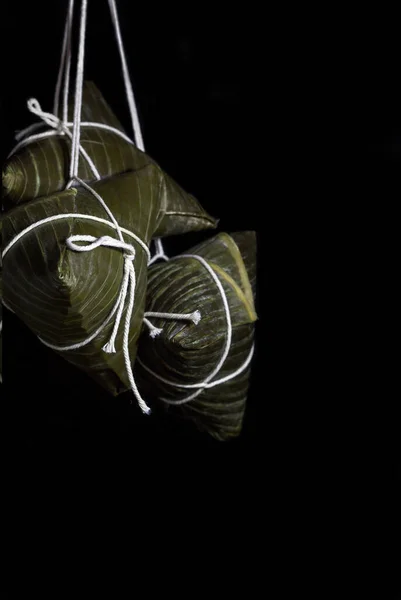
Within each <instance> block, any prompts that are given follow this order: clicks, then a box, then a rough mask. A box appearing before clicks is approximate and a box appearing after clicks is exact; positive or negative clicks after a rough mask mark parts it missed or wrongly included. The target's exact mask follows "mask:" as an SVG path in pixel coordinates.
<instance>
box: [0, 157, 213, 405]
mask: <svg viewBox="0 0 401 600" xmlns="http://www.w3.org/2000/svg"><path fill="white" fill-rule="evenodd" d="M92 188H93V190H95V192H97V193H98V194H100V196H101V198H103V200H104V202H105V203H106V205H107V206H108V208H109V209H110V210H111V212H112V213H113V215H114V217H115V219H116V220H117V222H118V224H119V225H120V227H121V228H124V240H125V242H127V243H130V244H132V245H133V246H134V248H135V250H136V256H135V261H134V266H135V271H136V292H135V304H134V310H133V313H132V318H131V323H130V333H129V353H130V357H131V359H132V360H134V358H135V353H136V345H137V340H138V337H139V334H140V330H141V326H142V319H143V312H144V307H145V296H146V282H147V263H148V256H147V252H146V251H145V249H144V247H142V246H141V244H138V243H137V241H136V240H135V239H132V237H130V235H129V232H131V233H132V234H134V235H136V236H138V238H139V239H140V240H142V242H143V244H144V245H145V248H146V246H149V244H150V241H151V239H152V237H154V236H166V235H171V234H175V233H185V232H187V231H194V230H199V229H207V228H213V227H215V226H216V221H215V220H214V219H213V218H212V217H210V216H209V215H208V214H207V213H206V212H205V211H204V210H203V209H202V207H201V206H200V204H199V203H198V202H197V201H196V200H195V198H193V197H192V196H190V195H188V194H186V193H185V192H184V191H183V190H182V189H181V188H180V187H179V186H178V185H177V184H176V183H175V182H173V180H171V179H170V178H168V177H166V176H165V175H164V173H163V172H162V171H161V169H159V168H158V167H157V166H155V165H154V164H152V163H149V164H146V165H145V166H143V168H141V169H140V170H138V171H134V172H128V173H125V174H122V175H118V176H114V177H110V178H108V179H104V180H102V181H100V182H96V183H94V184H93V185H92ZM75 214H77V215H81V216H77V217H74V215H75ZM65 215H67V217H66V218H63V217H64V216H65ZM60 216H61V218H60ZM106 217H107V215H106V213H105V210H104V208H103V207H102V206H101V204H100V203H99V202H98V200H97V199H96V198H95V197H94V196H93V195H92V194H91V192H89V191H88V190H87V189H86V188H85V187H77V188H70V189H68V190H65V191H63V192H60V193H55V194H52V195H50V196H47V197H42V198H37V199H36V200H31V201H30V202H27V203H24V204H21V205H19V206H18V207H15V208H14V209H12V210H10V211H9V212H7V213H5V214H4V219H3V220H4V227H3V263H4V265H3V266H4V299H5V302H6V305H7V306H9V307H10V308H11V309H12V310H13V311H14V312H15V313H16V314H17V315H18V316H19V317H20V318H21V319H22V320H23V321H24V322H25V323H26V325H28V327H30V328H31V329H32V331H33V332H34V333H36V334H37V335H38V336H39V337H40V338H41V339H42V341H43V342H44V343H46V344H48V345H50V346H51V347H55V349H56V348H59V347H65V346H71V345H76V344H79V343H80V342H81V341H82V340H86V339H87V338H88V336H91V334H93V332H96V331H97V329H98V328H99V327H100V326H101V324H102V323H103V322H104V321H105V319H106V318H107V316H108V315H109V314H110V311H111V310H112V308H113V305H115V302H116V300H117V298H118V296H119V293H120V287H121V281H122V274H123V269H124V257H123V254H122V252H120V251H118V250H116V249H110V248H106V247H98V248H96V249H95V250H93V251H90V252H73V251H71V250H70V249H68V248H67V247H66V240H67V238H69V237H70V236H72V235H89V236H93V237H94V238H100V237H101V236H111V235H114V237H115V232H114V231H113V228H112V227H110V226H109V225H108V224H107V223H104V222H103V221H102V219H103V220H104V219H105V218H106ZM49 218H56V219H55V220H53V221H52V222H45V223H42V224H39V225H35V224H37V223H38V222H39V221H42V220H44V219H49ZM99 219H100V221H99ZM31 226H32V227H33V229H32V230H31V231H29V232H27V233H25V234H24V235H23V236H22V237H21V238H19V239H17V238H16V236H17V235H18V234H20V233H21V232H23V231H24V230H26V229H27V228H29V227H31ZM15 240H17V241H16V243H13V242H14V241H15ZM125 310H126V308H125ZM123 314H124V315H125V311H124V313H123ZM112 326H113V322H112V321H111V322H109V323H108V325H107V326H106V327H105V329H104V330H103V331H101V333H99V335H98V336H97V337H95V338H94V339H92V341H90V343H89V344H87V345H85V346H83V347H79V348H74V349H72V350H68V351H64V350H60V352H61V355H62V356H64V358H66V359H67V360H68V361H70V362H72V363H73V364H75V365H76V366H77V367H79V368H81V369H83V370H85V371H86V372H88V374H89V375H90V376H91V377H93V378H94V379H95V380H97V381H98V382H99V383H100V384H101V385H103V386H104V387H105V388H106V389H107V390H109V391H110V392H111V393H112V394H118V393H120V392H122V391H124V390H126V389H128V387H129V381H128V379H127V374H126V369H125V366H124V357H123V352H122V337H123V333H122V331H121V330H120V331H119V333H118V335H117V338H116V343H115V347H116V353H114V354H108V353H106V352H104V351H103V350H102V347H103V345H104V344H105V342H106V341H107V339H108V337H110V332H111V329H112Z"/></svg>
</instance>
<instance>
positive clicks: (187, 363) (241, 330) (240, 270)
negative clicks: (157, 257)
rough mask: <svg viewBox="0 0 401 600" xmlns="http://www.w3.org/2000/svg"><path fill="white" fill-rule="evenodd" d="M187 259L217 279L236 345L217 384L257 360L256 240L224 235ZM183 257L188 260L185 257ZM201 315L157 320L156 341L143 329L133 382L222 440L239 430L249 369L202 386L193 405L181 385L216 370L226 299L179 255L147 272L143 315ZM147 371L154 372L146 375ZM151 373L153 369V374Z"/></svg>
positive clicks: (223, 341)
mask: <svg viewBox="0 0 401 600" xmlns="http://www.w3.org/2000/svg"><path fill="white" fill-rule="evenodd" d="M188 254H191V255H198V256H200V257H202V258H203V259H204V260H205V261H206V262H207V264H208V265H209V266H210V267H211V269H212V270H213V272H214V273H215V274H216V276H217V278H218V280H219V281H220V283H221V285H222V286H223V289H224V292H225V294H226V298H227V301H228V306H229V311H230V317H231V324H232V341H231V346H230V350H229V353H228V355H227V358H226V360H225V362H224V363H223V366H222V368H221V370H220V371H219V372H218V373H217V374H216V375H215V377H213V378H212V381H217V380H219V379H222V378H224V377H226V376H228V375H230V374H233V373H235V372H236V371H237V370H239V369H240V368H241V366H243V365H244V364H245V363H246V361H247V359H248V358H249V357H251V355H252V348H253V337H254V323H255V321H256V319H257V316H256V313H255V307H254V295H255V282H256V236H255V233H254V232H243V233H234V234H232V235H228V234H226V233H220V234H218V235H217V236H215V237H213V238H212V239H209V240H207V241H205V242H203V243H201V244H199V245H197V246H196V247H194V248H192V249H191V250H190V251H189V252H188ZM184 256H185V255H184ZM196 309H197V310H199V311H200V313H201V320H200V322H199V323H198V324H197V325H195V324H193V323H190V324H188V322H185V323H184V322H183V321H180V320H176V321H175V320H169V319H162V318H159V317H157V318H153V320H154V323H155V325H157V327H158V328H162V332H161V333H160V335H158V336H157V337H155V338H154V339H151V338H150V337H149V336H148V335H147V334H146V333H145V332H144V333H143V335H142V336H141V338H140V342H139V349H138V359H139V360H137V362H136V366H135V374H136V380H137V382H138V384H140V386H141V389H142V390H143V393H145V394H146V397H147V398H148V397H153V398H155V399H156V398H159V399H164V400H165V401H166V402H167V403H166V406H169V409H171V410H174V411H175V412H177V413H178V414H180V415H181V416H183V417H186V418H189V419H191V420H193V421H194V422H195V423H196V425H197V426H198V428H199V429H201V430H203V431H206V432H208V433H209V434H210V435H212V436H213V437H214V438H216V439H218V440H228V439H230V438H233V437H235V436H237V435H238V434H239V433H240V431H241V427H242V421H243V416H244V410H245V403H246V398H247V392H248V380H249V373H250V366H249V364H248V366H247V367H246V368H245V369H244V370H243V371H242V372H241V373H240V374H238V375H237V376H236V377H234V378H232V379H230V380H229V381H226V382H224V383H221V384H219V385H216V386H214V387H210V388H208V389H203V390H202V391H201V392H200V394H199V395H198V396H197V397H195V398H193V399H192V400H190V401H188V402H185V403H182V404H175V405H174V404H172V403H177V401H178V402H179V401H180V400H182V399H185V398H188V396H189V395H191V394H192V393H193V392H194V391H196V389H195V390H194V389H182V388H178V387H174V386H172V385H169V384H167V383H166V382H165V381H162V380H161V379H160V378H163V379H164V380H167V381H169V382H173V383H175V384H179V385H182V384H184V385H193V384H196V383H200V382H203V381H204V380H205V378H207V376H208V375H209V374H210V373H211V372H213V370H214V368H215V367H216V365H217V364H218V363H219V360H220V358H221V356H222V353H223V351H224V348H225V345H226V340H227V320H226V313H225V310H224V305H223V300H222V295H221V294H220V292H219V289H218V287H217V285H216V282H215V281H214V279H213V277H212V276H211V274H210V273H209V272H208V270H207V269H206V268H205V266H204V265H203V264H202V263H201V262H200V261H199V260H197V259H195V258H187V257H182V258H181V257H177V258H176V259H175V260H170V261H169V262H166V263H160V264H157V265H152V266H151V267H150V268H149V275H148V292H147V301H146V311H149V312H157V313H188V312H190V311H193V310H196ZM149 369H150V370H149ZM151 371H152V372H151Z"/></svg>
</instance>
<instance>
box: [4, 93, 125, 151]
mask: <svg viewBox="0 0 401 600" xmlns="http://www.w3.org/2000/svg"><path fill="white" fill-rule="evenodd" d="M31 100H33V101H34V102H35V103H37V106H39V108H40V105H39V102H38V101H37V100H36V99H35V98H31ZM28 109H29V110H31V109H30V107H29V106H28ZM40 110H41V109H40ZM31 112H33V111H31ZM42 112H43V111H42ZM35 114H36V115H37V116H38V117H40V118H42V113H40V114H39V113H38V112H36V113H35ZM43 114H45V115H50V116H52V117H53V118H54V119H56V118H57V117H55V116H54V115H52V114H51V113H44V112H43ZM43 125H47V123H34V125H31V126H30V127H27V128H26V129H24V130H23V131H20V132H19V133H18V134H17V135H16V136H15V139H16V140H21V138H22V137H24V135H25V134H27V133H30V131H35V129H38V127H43ZM72 125H73V124H72V122H71V123H68V122H67V123H63V122H62V121H60V120H58V122H57V127H56V125H54V130H52V131H45V132H43V133H37V134H35V135H32V136H30V137H28V138H25V139H22V140H21V141H20V142H19V143H18V144H17V145H16V146H15V147H14V148H13V149H12V150H11V152H10V153H9V154H8V156H7V158H10V156H12V155H13V154H15V152H17V151H18V150H19V149H20V148H22V147H24V146H27V145H28V144H31V143H32V142H36V140H41V139H43V138H47V137H52V136H53V135H65V134H67V135H68V137H69V138H71V137H72V135H71V133H70V131H69V130H68V129H67V128H68V127H72ZM81 127H96V128H99V129H105V130H106V131H111V132H112V133H115V134H116V135H118V136H119V137H120V138H122V139H123V140H125V141H126V142H127V143H128V144H131V145H132V146H135V144H134V142H133V141H132V140H130V138H129V137H128V136H127V135H126V134H125V133H124V132H123V131H120V130H119V129H116V128H115V127H111V126H110V125H105V124H104V123H95V122H93V123H90V122H88V121H83V122H81ZM55 129H57V131H55ZM60 130H61V131H60ZM80 152H81V153H82V155H83V156H84V158H85V159H86V160H88V158H87V157H88V155H87V154H86V152H85V150H84V149H83V148H82V146H80Z"/></svg>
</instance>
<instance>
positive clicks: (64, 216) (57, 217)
mask: <svg viewBox="0 0 401 600" xmlns="http://www.w3.org/2000/svg"><path fill="white" fill-rule="evenodd" d="M74 218H79V219H88V220H89V221H96V222H97V223H104V225H108V226H109V227H112V228H113V229H117V227H116V226H115V225H114V223H110V221H107V220H106V219H102V218H101V217H95V216H93V215H86V214H80V213H65V214H61V215H53V216H52V217H46V218H45V219H41V220H40V221H36V222H35V223H32V225H29V227H26V229H23V230H22V231H20V232H19V233H18V234H17V235H16V236H15V237H14V238H13V239H12V240H11V242H9V244H7V246H6V247H5V248H4V250H3V252H2V257H3V258H4V257H5V256H6V254H7V253H8V252H9V250H10V249H11V248H12V247H13V246H14V244H16V243H17V242H18V241H19V240H20V239H21V238H22V237H23V236H24V235H26V234H27V233H29V232H30V231H32V229H35V227H38V226H39V225H44V224H46V223H51V222H52V221H58V220H60V219H74ZM120 230H121V231H122V232H123V233H125V234H126V235H129V236H130V237H132V238H133V239H134V240H136V241H137V242H138V244H140V245H141V247H142V248H143V249H144V250H145V252H146V254H147V256H148V261H150V252H149V248H148V247H147V246H146V244H145V243H144V242H143V241H142V240H141V239H140V238H139V237H138V236H137V235H135V233H132V231H130V230H129V229H125V227H120ZM148 264H149V262H148Z"/></svg>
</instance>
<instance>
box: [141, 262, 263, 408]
mask: <svg viewBox="0 0 401 600" xmlns="http://www.w3.org/2000/svg"><path fill="white" fill-rule="evenodd" d="M181 258H194V259H196V260H198V261H199V262H200V263H201V264H202V265H203V266H204V267H205V269H206V270H207V271H208V272H209V274H210V275H211V276H212V278H213V280H214V282H215V284H216V285H217V288H218V290H219V292H220V296H221V299H222V301H223V308H224V314H225V317H226V323H227V334H226V343H225V346H224V351H223V354H222V355H221V357H220V360H219V362H218V364H217V366H216V367H215V368H214V369H213V371H212V372H211V373H210V374H209V375H208V376H207V377H206V378H205V379H204V380H203V381H202V382H201V383H197V384H192V385H184V384H177V383H175V382H173V381H169V380H167V379H164V378H162V377H161V376H159V375H157V374H156V373H154V372H153V371H152V370H151V369H149V368H148V367H146V366H145V365H144V364H143V363H142V361H141V360H140V359H139V357H138V360H139V362H140V363H141V365H142V366H143V367H144V368H145V369H146V370H147V371H148V372H149V373H151V374H152V375H155V376H156V377H157V378H158V379H160V380H161V381H163V382H164V383H167V384H168V385H171V386H173V387H177V388H198V391H197V392H195V393H193V394H191V395H189V396H187V397H185V398H182V399H181V400H168V399H167V398H160V400H163V402H166V403H167V404H175V405H179V404H186V403H187V402H190V400H193V399H194V398H196V397H197V396H199V394H200V393H201V392H202V391H203V390H204V389H205V388H207V387H208V384H209V382H210V380H211V379H213V377H215V376H216V375H217V373H218V372H219V371H220V369H221V368H222V366H223V364H224V362H225V360H226V358H227V356H228V353H229V351H230V348H231V339H232V323H231V315H230V307H229V306H228V301H227V296H226V293H225V291H224V288H223V286H222V284H221V282H220V280H219V278H218V277H217V275H216V274H215V272H214V271H213V269H212V268H211V267H210V265H209V264H208V263H207V262H206V260H205V259H204V258H202V257H201V256H198V255H197V254H181V255H180V256H174V257H172V258H170V260H178V259H181ZM154 314H155V315H156V314H164V313H154ZM251 358H252V356H251ZM248 359H249V361H250V358H249V357H248ZM248 359H247V360H248ZM244 364H245V367H244V365H242V367H241V369H242V370H244V369H245V368H246V366H247V365H248V364H249V363H247V361H245V363H244ZM242 370H241V371H240V372H242ZM235 376H236V374H231V375H229V376H227V377H228V378H226V377H225V378H223V379H222V382H223V381H228V380H229V379H231V378H233V377H235ZM213 385H218V383H217V382H213ZM213 385H210V387H213Z"/></svg>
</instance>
